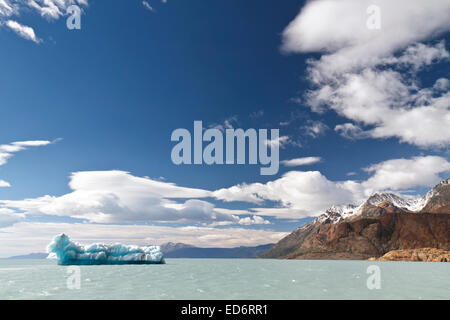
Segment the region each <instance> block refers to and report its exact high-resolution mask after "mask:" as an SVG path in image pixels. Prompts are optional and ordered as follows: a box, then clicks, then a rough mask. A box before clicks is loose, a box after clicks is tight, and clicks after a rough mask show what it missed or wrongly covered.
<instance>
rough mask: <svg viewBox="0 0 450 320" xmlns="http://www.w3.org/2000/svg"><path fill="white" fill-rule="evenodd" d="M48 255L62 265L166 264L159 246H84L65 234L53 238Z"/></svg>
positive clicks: (118, 244)
mask: <svg viewBox="0 0 450 320" xmlns="http://www.w3.org/2000/svg"><path fill="white" fill-rule="evenodd" d="M47 253H48V254H49V255H48V257H47V259H52V260H57V261H58V264H60V265H100V264H163V263H165V262H164V257H163V254H162V252H161V249H160V247H159V246H149V247H139V246H132V245H125V244H121V243H116V244H113V245H107V244H101V243H93V244H91V245H88V246H83V245H80V244H78V243H75V242H72V241H71V240H70V239H69V237H68V236H67V235H65V234H60V235H57V236H56V237H55V238H53V241H52V242H51V243H50V244H49V245H48V246H47Z"/></svg>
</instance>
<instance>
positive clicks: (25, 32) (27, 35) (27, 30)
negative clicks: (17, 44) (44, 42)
mask: <svg viewBox="0 0 450 320" xmlns="http://www.w3.org/2000/svg"><path fill="white" fill-rule="evenodd" d="M5 25H6V26H7V27H8V28H10V29H11V30H13V31H14V32H15V33H17V34H18V35H19V36H20V37H22V38H24V39H26V40H31V41H33V42H36V43H39V42H41V39H39V38H38V37H36V34H35V33H34V30H33V28H31V27H28V26H25V25H23V24H20V23H19V22H17V21H14V20H8V21H6V22H5Z"/></svg>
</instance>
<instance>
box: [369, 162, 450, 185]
mask: <svg viewBox="0 0 450 320" xmlns="http://www.w3.org/2000/svg"><path fill="white" fill-rule="evenodd" d="M365 170H366V171H367V172H369V173H373V176H371V177H370V178H369V179H368V180H367V181H364V182H363V183H362V185H363V186H364V187H365V188H366V189H367V190H368V191H367V192H369V193H371V192H374V191H376V190H385V189H391V190H402V189H409V188H413V187H421V186H427V187H430V186H433V185H435V184H436V183H437V182H438V181H439V180H440V179H441V178H440V177H439V174H440V173H444V172H449V171H450V163H449V162H448V161H447V160H446V159H444V158H442V157H438V156H428V157H414V158H412V159H393V160H388V161H384V162H381V163H378V164H375V165H372V166H370V167H368V168H366V169H365ZM367 192H366V193H367Z"/></svg>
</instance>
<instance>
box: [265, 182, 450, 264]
mask: <svg viewBox="0 0 450 320" xmlns="http://www.w3.org/2000/svg"><path fill="white" fill-rule="evenodd" d="M433 192H434V195H433V196H432V197H430V200H429V201H428V203H427V205H426V206H425V207H424V208H423V209H422V210H421V211H420V212H410V211H408V210H406V209H404V208H398V207H396V206H395V205H393V204H392V203H391V202H389V201H382V202H380V203H378V204H376V205H371V204H365V205H364V206H363V207H362V209H361V213H360V214H358V215H356V216H351V217H349V218H347V219H344V220H341V221H340V222H338V223H335V224H333V223H329V221H328V222H327V220H323V221H324V222H322V223H318V222H317V221H314V222H312V223H310V224H308V225H306V226H303V227H301V228H299V229H297V230H295V231H294V232H293V233H291V234H290V235H288V236H287V237H285V238H284V239H282V240H281V241H280V242H278V243H277V244H276V245H275V246H274V247H273V248H272V249H270V250H269V251H267V252H265V253H264V254H263V256H262V257H264V258H288V259H368V258H370V257H381V256H383V255H384V254H386V253H388V252H389V251H392V250H405V249H419V248H437V249H442V250H450V210H449V209H450V185H449V184H448V182H447V183H446V184H445V183H441V184H440V185H438V186H437V187H435V188H434V189H433ZM321 221H322V220H321Z"/></svg>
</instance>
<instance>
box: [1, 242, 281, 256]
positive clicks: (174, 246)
mask: <svg viewBox="0 0 450 320" xmlns="http://www.w3.org/2000/svg"><path fill="white" fill-rule="evenodd" d="M273 245H274V244H273V243H272V244H265V245H261V246H256V247H237V248H198V247H194V246H192V245H189V244H185V243H173V242H168V243H164V244H162V245H161V246H160V247H161V251H162V252H163V254H164V257H165V258H257V257H258V256H260V255H261V254H262V253H263V252H265V251H267V250H269V249H270V248H271V247H272V246H273ZM47 256H48V253H30V254H27V255H22V256H14V257H10V258H9V259H45V258H47Z"/></svg>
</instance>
